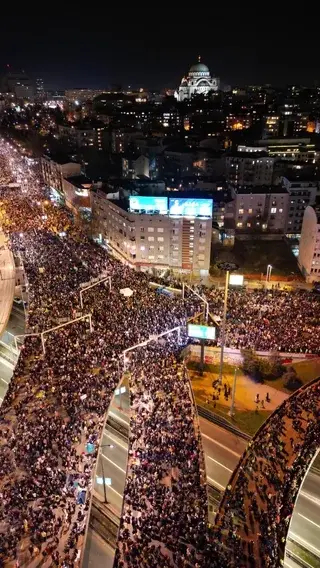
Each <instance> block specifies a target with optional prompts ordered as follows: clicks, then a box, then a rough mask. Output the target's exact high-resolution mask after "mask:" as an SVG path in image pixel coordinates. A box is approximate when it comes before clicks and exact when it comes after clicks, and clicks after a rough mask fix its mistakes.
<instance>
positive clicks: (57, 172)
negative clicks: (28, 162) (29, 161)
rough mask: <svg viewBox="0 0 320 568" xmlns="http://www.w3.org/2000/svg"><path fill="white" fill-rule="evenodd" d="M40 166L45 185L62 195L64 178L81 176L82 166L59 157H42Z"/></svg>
mask: <svg viewBox="0 0 320 568" xmlns="http://www.w3.org/2000/svg"><path fill="white" fill-rule="evenodd" d="M40 166H41V173H42V176H43V181H44V183H45V184H46V185H47V186H48V187H50V188H51V189H54V190H55V191H57V192H58V193H60V194H63V178H68V177H71V176H77V175H80V174H81V164H78V163H76V162H72V161H71V160H68V158H63V157H59V156H55V157H54V158H50V157H49V156H42V158H41V160H40Z"/></svg>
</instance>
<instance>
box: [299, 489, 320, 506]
mask: <svg viewBox="0 0 320 568" xmlns="http://www.w3.org/2000/svg"><path fill="white" fill-rule="evenodd" d="M300 495H302V496H303V497H305V499H309V501H311V502H312V503H315V504H316V505H318V506H319V505H320V499H317V497H315V496H314V495H312V493H307V491H300V493H299V495H298V498H299V497H300Z"/></svg>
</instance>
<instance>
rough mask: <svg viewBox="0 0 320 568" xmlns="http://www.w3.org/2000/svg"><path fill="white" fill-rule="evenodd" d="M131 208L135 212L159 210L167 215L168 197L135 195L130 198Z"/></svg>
mask: <svg viewBox="0 0 320 568" xmlns="http://www.w3.org/2000/svg"><path fill="white" fill-rule="evenodd" d="M129 209H130V211H133V212H136V211H145V212H146V213H149V212H150V213H153V212H155V211H157V212H159V213H161V214H162V215H166V214H167V213H168V198H167V197H154V196H151V197H144V196H141V195H134V196H131V197H130V198H129Z"/></svg>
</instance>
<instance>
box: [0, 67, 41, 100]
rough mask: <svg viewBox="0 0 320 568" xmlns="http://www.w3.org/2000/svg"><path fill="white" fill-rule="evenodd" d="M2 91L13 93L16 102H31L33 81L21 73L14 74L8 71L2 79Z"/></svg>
mask: <svg viewBox="0 0 320 568" xmlns="http://www.w3.org/2000/svg"><path fill="white" fill-rule="evenodd" d="M2 90H3V91H4V92H6V93H13V94H14V96H15V98H16V99H17V100H32V99H33V98H34V84H33V81H32V80H31V79H30V77H28V76H27V75H26V73H24V71H22V72H21V73H14V72H11V71H9V73H7V74H6V75H5V76H4V77H3V79H2Z"/></svg>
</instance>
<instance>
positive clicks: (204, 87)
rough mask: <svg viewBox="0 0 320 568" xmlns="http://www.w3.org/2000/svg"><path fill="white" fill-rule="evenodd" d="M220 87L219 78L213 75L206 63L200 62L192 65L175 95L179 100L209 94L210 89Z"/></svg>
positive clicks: (214, 89)
mask: <svg viewBox="0 0 320 568" xmlns="http://www.w3.org/2000/svg"><path fill="white" fill-rule="evenodd" d="M218 89H219V79H218V78H217V77H212V76H211V74H210V71H209V69H208V67H207V66H206V65H204V63H201V62H200V57H199V61H198V63H196V64H195V65H192V67H190V69H189V72H188V75H187V76H186V77H183V78H182V81H181V84H180V87H179V89H178V90H177V91H175V94H174V96H175V97H176V99H177V100H178V101H184V100H185V99H191V97H192V96H193V95H207V94H208V93H209V92H210V91H217V90H218Z"/></svg>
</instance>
